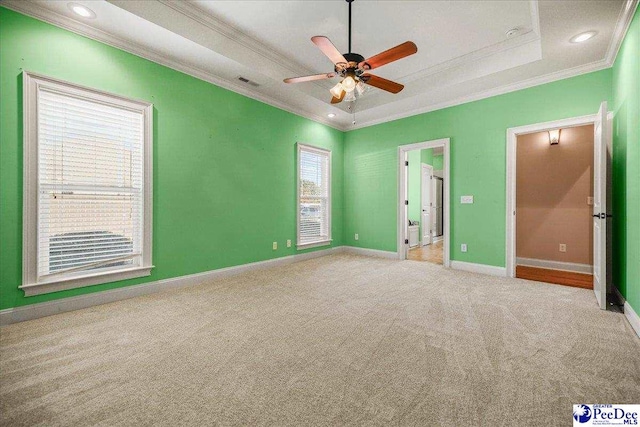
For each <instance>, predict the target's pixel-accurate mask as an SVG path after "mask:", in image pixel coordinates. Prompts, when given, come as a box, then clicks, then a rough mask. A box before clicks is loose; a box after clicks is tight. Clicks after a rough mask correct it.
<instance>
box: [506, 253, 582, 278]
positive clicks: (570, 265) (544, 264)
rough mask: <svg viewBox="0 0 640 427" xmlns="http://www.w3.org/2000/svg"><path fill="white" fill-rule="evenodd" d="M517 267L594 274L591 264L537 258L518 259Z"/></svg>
mask: <svg viewBox="0 0 640 427" xmlns="http://www.w3.org/2000/svg"><path fill="white" fill-rule="evenodd" d="M516 264H517V265H526V266H528V267H540V268H549V269H551V270H563V271H573V272H575V273H585V274H593V266H592V265H591V264H577V263H574V262H561V261H549V260H545V259H535V258H520V257H518V258H516Z"/></svg>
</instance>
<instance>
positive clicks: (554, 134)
mask: <svg viewBox="0 0 640 427" xmlns="http://www.w3.org/2000/svg"><path fill="white" fill-rule="evenodd" d="M558 143H560V129H554V130H550V131H549V144H551V145H556V144H558Z"/></svg>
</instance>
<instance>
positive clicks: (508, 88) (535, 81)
mask: <svg viewBox="0 0 640 427" xmlns="http://www.w3.org/2000/svg"><path fill="white" fill-rule="evenodd" d="M610 67H611V66H610V65H608V64H607V63H606V61H605V60H604V59H602V60H600V61H596V62H591V63H588V64H583V65H579V66H577V67H573V68H567V69H564V70H560V71H555V72H553V73H549V74H545V75H542V76H538V77H533V78H531V79H527V80H523V81H520V82H516V83H511V84H508V85H504V86H498V87H495V88H493V89H489V90H485V91H480V92H476V93H474V94H471V95H466V96H462V97H459V98H456V99H452V100H450V101H445V102H440V103H438V104H432V105H427V106H425V107H420V108H415V109H413V110H409V111H406V112H403V113H398V114H392V115H388V116H385V117H383V118H380V119H373V120H368V121H365V122H362V123H357V124H356V125H353V126H348V127H347V131H351V130H356V129H361V128H365V127H369V126H373V125H377V124H381V123H386V122H392V121H394V120H399V119H404V118H406V117H411V116H416V115H419V114H424V113H428V112H431V111H436V110H442V109H443V108H449V107H455V106H456V105H462V104H467V103H469V102H473V101H479V100H481V99H486V98H491V97H493V96H497V95H503V94H505V93H509V92H517V91H519V90H522V89H527V88H530V87H534V86H539V85H543V84H546V83H552V82H555V81H558V80H563V79H567V78H570V77H575V76H579V75H581V74H587V73H591V72H594V71H599V70H603V69H605V68H610ZM387 105H388V104H387Z"/></svg>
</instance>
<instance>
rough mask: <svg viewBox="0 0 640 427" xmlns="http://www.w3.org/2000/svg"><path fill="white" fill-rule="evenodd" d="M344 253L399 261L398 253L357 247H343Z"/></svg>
mask: <svg viewBox="0 0 640 427" xmlns="http://www.w3.org/2000/svg"><path fill="white" fill-rule="evenodd" d="M343 248H344V251H345V252H346V253H349V254H355V255H364V256H373V257H378V258H387V259H398V253H397V252H389V251H381V250H378V249H368V248H357V247H355V246H343Z"/></svg>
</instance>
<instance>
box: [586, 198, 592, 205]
mask: <svg viewBox="0 0 640 427" xmlns="http://www.w3.org/2000/svg"><path fill="white" fill-rule="evenodd" d="M587 205H589V206H593V197H591V196H588V197H587Z"/></svg>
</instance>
